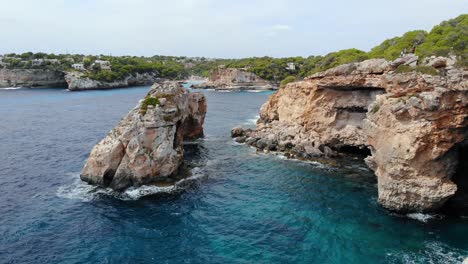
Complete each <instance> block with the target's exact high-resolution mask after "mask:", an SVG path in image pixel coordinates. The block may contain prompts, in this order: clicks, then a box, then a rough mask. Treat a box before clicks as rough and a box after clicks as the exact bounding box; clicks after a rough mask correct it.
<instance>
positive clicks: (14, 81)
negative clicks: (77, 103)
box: [0, 69, 165, 91]
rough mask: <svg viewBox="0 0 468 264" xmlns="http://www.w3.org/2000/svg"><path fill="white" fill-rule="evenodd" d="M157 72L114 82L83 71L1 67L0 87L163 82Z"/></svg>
mask: <svg viewBox="0 0 468 264" xmlns="http://www.w3.org/2000/svg"><path fill="white" fill-rule="evenodd" d="M163 81H165V79H162V78H159V77H158V76H157V75H156V74H155V73H143V74H139V73H136V74H133V75H130V76H128V77H126V78H125V79H123V80H116V81H113V82H105V81H97V80H92V79H90V78H88V77H86V75H84V74H83V73H81V72H77V71H73V72H62V71H57V70H49V69H0V88H7V87H28V88H36V87H64V88H67V89H68V90H69V91H84V90H100V89H114V88H125V87H131V86H146V85H148V86H149V85H152V84H154V83H155V82H163Z"/></svg>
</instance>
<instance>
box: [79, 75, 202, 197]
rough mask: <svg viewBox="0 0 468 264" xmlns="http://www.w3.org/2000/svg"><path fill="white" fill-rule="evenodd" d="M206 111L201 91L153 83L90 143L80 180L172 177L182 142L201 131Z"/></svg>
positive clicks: (138, 181)
mask: <svg viewBox="0 0 468 264" xmlns="http://www.w3.org/2000/svg"><path fill="white" fill-rule="evenodd" d="M205 113H206V101H205V97H204V95H202V94H200V93H189V92H188V91H187V90H186V89H184V88H183V87H182V86H180V85H179V84H178V83H176V82H164V83H162V84H155V85H154V86H153V87H152V89H151V90H150V92H149V93H148V95H147V97H146V98H145V100H142V101H141V102H140V103H139V104H138V105H137V106H136V107H135V108H134V109H133V110H131V111H130V112H129V113H128V114H127V115H126V116H125V117H124V118H123V119H122V120H121V121H120V122H119V124H118V125H117V126H116V127H115V128H114V129H112V131H110V133H109V134H108V135H107V136H106V137H105V138H104V139H103V140H102V141H101V142H99V143H98V144H97V145H96V146H95V147H94V148H93V150H92V151H91V154H90V156H89V158H88V160H87V161H86V164H85V166H84V168H83V170H82V172H81V179H82V180H83V181H86V182H88V183H90V184H96V185H101V186H109V187H111V188H113V189H115V190H123V189H126V188H128V187H130V186H141V185H146V184H152V183H156V182H165V183H167V182H169V183H171V182H174V181H175V179H176V178H177V172H178V169H179V167H180V165H181V164H182V162H183V155H184V150H183V146H182V142H183V140H185V139H194V138H197V137H200V136H202V135H203V122H204V118H205Z"/></svg>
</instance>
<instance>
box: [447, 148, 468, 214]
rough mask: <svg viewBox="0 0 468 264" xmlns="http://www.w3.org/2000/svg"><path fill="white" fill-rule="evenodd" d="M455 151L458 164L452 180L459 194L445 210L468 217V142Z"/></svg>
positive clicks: (449, 202) (456, 194) (448, 202)
mask: <svg viewBox="0 0 468 264" xmlns="http://www.w3.org/2000/svg"><path fill="white" fill-rule="evenodd" d="M455 151H456V152H457V159H458V163H457V168H456V170H455V173H454V175H453V176H452V179H451V180H452V182H453V183H455V184H456V185H457V192H456V193H455V195H454V196H453V197H452V198H450V200H449V201H447V203H446V204H445V205H444V208H443V210H444V211H445V212H446V213H449V214H452V215H463V216H468V141H466V140H465V142H463V143H461V144H459V145H458V146H456V147H455Z"/></svg>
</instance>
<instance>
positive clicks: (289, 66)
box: [286, 62, 296, 71]
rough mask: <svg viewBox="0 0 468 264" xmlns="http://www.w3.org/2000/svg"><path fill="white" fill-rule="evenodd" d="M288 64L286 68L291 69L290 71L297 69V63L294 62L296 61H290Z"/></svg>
mask: <svg viewBox="0 0 468 264" xmlns="http://www.w3.org/2000/svg"><path fill="white" fill-rule="evenodd" d="M287 65H288V66H286V70H289V71H295V70H296V65H295V64H294V62H288V64H287Z"/></svg>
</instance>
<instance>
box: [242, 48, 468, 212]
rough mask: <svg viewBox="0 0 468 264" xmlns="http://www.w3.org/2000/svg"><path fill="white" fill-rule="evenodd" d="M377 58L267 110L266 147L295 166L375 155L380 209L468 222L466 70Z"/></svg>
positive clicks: (292, 91)
mask: <svg viewBox="0 0 468 264" xmlns="http://www.w3.org/2000/svg"><path fill="white" fill-rule="evenodd" d="M417 61H418V58H417V57H416V56H414V55H411V54H409V55H405V56H403V57H401V58H398V59H397V60H395V61H391V62H390V61H386V60H384V59H373V60H367V61H363V62H359V63H350V64H345V65H341V66H338V67H336V68H333V69H330V70H327V71H325V72H321V73H317V74H314V75H313V76H311V77H309V78H307V79H306V80H304V81H301V82H294V83H290V84H288V85H287V86H286V87H284V88H280V90H279V91H278V92H277V93H276V94H274V95H273V96H271V98H270V99H269V100H268V102H267V103H265V104H264V105H263V107H262V109H261V113H260V119H259V120H258V122H257V127H256V129H255V130H254V131H245V132H243V131H239V129H238V128H236V130H235V131H233V132H235V133H233V134H235V135H236V136H237V137H242V138H240V139H241V140H239V141H242V142H244V141H245V142H246V143H247V144H249V145H252V146H255V147H257V148H259V149H266V150H270V151H284V152H287V153H288V154H289V155H291V156H293V157H298V158H312V157H317V156H334V155H336V153H337V152H338V153H339V152H349V151H352V152H365V151H368V152H369V156H368V157H367V158H366V163H367V164H368V166H369V167H370V168H371V169H372V170H373V171H374V172H375V175H376V176H377V179H378V194H379V195H378V199H379V202H380V203H381V204H382V205H383V206H384V207H385V208H388V209H390V210H394V211H398V212H428V211H434V210H438V209H440V208H449V209H451V210H452V211H455V212H457V213H461V214H465V215H466V214H468V177H467V175H468V170H467V157H468V155H467V152H468V139H467V133H468V129H467V128H468V71H467V70H466V68H463V67H457V63H456V59H455V58H454V57H451V58H444V57H432V58H428V59H427V60H426V61H424V62H422V63H420V64H419V65H416V63H417Z"/></svg>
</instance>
